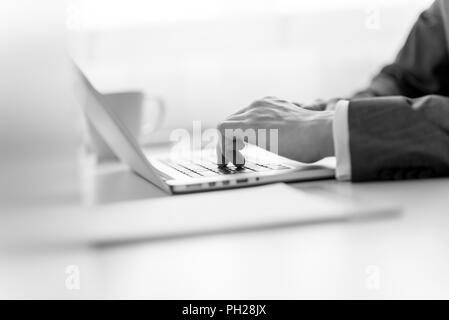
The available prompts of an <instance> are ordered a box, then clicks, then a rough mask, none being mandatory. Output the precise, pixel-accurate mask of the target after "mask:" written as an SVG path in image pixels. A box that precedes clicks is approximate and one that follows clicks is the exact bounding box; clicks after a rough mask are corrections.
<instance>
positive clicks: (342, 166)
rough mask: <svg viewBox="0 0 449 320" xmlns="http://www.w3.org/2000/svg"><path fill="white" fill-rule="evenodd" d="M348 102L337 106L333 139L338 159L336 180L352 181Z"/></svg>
mask: <svg viewBox="0 0 449 320" xmlns="http://www.w3.org/2000/svg"><path fill="white" fill-rule="evenodd" d="M348 108H349V101H348V100H340V101H338V102H337V104H336V105H335V116H334V123H333V128H332V129H333V136H334V137H333V138H334V148H335V156H336V157H337V170H336V174H335V176H336V178H337V179H338V180H351V154H350V150H349V128H348Z"/></svg>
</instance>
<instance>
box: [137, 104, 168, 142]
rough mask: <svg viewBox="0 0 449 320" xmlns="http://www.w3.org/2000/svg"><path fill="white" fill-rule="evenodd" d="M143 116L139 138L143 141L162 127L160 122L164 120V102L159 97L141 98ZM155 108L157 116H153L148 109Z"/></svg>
mask: <svg viewBox="0 0 449 320" xmlns="http://www.w3.org/2000/svg"><path fill="white" fill-rule="evenodd" d="M143 106H144V108H143V116H142V121H141V126H142V128H141V137H142V138H143V139H145V138H148V135H150V134H151V133H153V132H155V131H157V130H159V129H160V127H161V126H162V122H163V121H164V119H165V111H166V108H165V101H164V99H163V98H162V97H160V96H147V95H144V97H143ZM150 107H152V108H154V107H156V110H157V114H156V116H155V113H154V112H151V111H153V110H149V108H150Z"/></svg>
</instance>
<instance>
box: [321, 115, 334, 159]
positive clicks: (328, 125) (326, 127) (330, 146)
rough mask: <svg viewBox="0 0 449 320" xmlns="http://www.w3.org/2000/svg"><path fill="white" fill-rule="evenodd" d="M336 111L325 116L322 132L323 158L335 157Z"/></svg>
mask: <svg viewBox="0 0 449 320" xmlns="http://www.w3.org/2000/svg"><path fill="white" fill-rule="evenodd" d="M333 124H334V111H329V112H326V113H324V114H323V126H322V128H323V130H322V134H323V136H322V140H321V141H322V144H321V145H322V150H321V151H322V154H321V156H322V158H326V157H333V156H334V155H335V147H334V136H333Z"/></svg>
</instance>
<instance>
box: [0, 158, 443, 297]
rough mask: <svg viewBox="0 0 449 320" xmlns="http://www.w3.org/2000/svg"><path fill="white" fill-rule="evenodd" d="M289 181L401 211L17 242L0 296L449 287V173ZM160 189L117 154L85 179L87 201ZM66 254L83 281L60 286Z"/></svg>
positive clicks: (332, 292)
mask: <svg viewBox="0 0 449 320" xmlns="http://www.w3.org/2000/svg"><path fill="white" fill-rule="evenodd" d="M292 186H294V187H295V188H299V189H307V190H310V191H315V192H323V188H324V189H327V190H331V191H332V192H337V193H339V194H341V195H344V196H348V197H354V198H357V199H368V200H371V201H372V200H375V201H387V202H390V203H393V204H397V205H398V206H400V207H401V208H402V209H403V211H402V214H401V215H399V216H396V217H390V218H385V219H378V220H375V221H369V222H368V221H366V222H339V223H328V224H317V225H312V226H302V227H291V228H279V229H271V230H263V231H253V232H241V233H226V234H212V235H202V236H198V237H189V238H177V239H170V240H163V241H161V240H159V241H146V242H140V243H133V244H123V245H114V246H109V247H91V246H83V245H80V246H75V247H62V248H60V247H59V248H56V249H55V248H53V249H52V248H45V247H40V248H33V249H29V250H27V249H26V248H23V249H21V250H18V251H17V252H8V253H7V254H6V255H5V256H4V257H5V259H2V261H1V262H0V269H3V271H2V273H1V274H2V275H0V283H1V284H2V285H1V286H0V297H5V298H18V297H23V298H69V299H70V298H148V299H164V298H167V299H178V298H179V299H197V298H198V299H216V298H217V299H219V298H223V299H300V298H360V299H364V298H375V299H377V298H446V299H447V298H449V179H434V180H422V181H404V182H388V183H363V184H351V183H344V182H337V181H333V180H326V181H316V182H307V183H296V184H292ZM318 187H319V188H318ZM167 196H168V195H166V194H165V193H164V192H162V191H160V190H159V189H157V188H156V187H154V186H152V185H151V184H149V183H147V182H145V181H144V180H142V179H141V178H139V177H137V176H135V175H134V174H133V173H131V172H129V171H128V170H127V169H125V168H124V167H123V166H120V165H112V166H104V167H102V168H100V169H98V170H93V171H91V172H88V173H86V174H85V175H84V178H83V199H84V201H85V202H86V203H88V204H106V203H108V204H111V203H119V202H120V203H121V202H128V201H133V200H137V199H147V200H148V201H151V199H152V198H155V197H167ZM69 265H75V266H77V267H79V271H80V274H79V275H80V277H79V280H80V282H79V283H80V289H79V290H69V289H67V288H66V283H65V282H66V279H67V276H68V275H67V274H66V267H67V266H69ZM4 271H6V273H5V272H4Z"/></svg>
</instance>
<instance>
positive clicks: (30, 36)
mask: <svg viewBox="0 0 449 320" xmlns="http://www.w3.org/2000/svg"><path fill="white" fill-rule="evenodd" d="M430 3H431V1H430V0H388V1H387V0H338V1H335V0H314V1H311V0H257V1H256V0H244V1H242V0H191V1H185V0H163V1H162V0H126V1H125V0H88V1H87V0H69V1H60V0H42V1H39V3H37V2H36V1H33V0H5V1H2V4H1V8H2V10H0V15H1V16H0V24H1V28H0V34H1V39H2V42H1V50H0V66H1V70H2V73H1V78H0V80H1V82H0V113H1V114H0V133H1V134H0V155H1V156H0V164H1V165H0V170H1V179H0V181H1V182H0V191H1V192H0V200H1V201H0V207H2V208H19V209H25V210H22V211H23V212H25V213H27V214H28V213H29V211H30V210H35V209H36V206H42V207H46V206H48V205H51V206H54V205H57V206H58V205H68V204H69V205H70V204H72V205H78V204H79V203H80V202H82V192H81V191H80V190H81V189H83V188H84V186H83V185H82V176H83V172H84V171H85V166H84V167H83V165H82V163H83V156H82V152H80V151H81V150H83V144H84V142H85V139H84V137H85V136H86V132H87V130H86V125H85V121H84V118H83V116H82V112H81V108H80V105H79V104H78V103H77V102H76V99H75V97H74V96H75V95H74V91H73V79H72V70H71V66H70V63H69V59H68V56H69V54H70V55H71V56H73V57H75V58H76V60H77V61H79V63H80V64H82V65H83V67H84V68H85V70H86V72H88V74H89V76H90V77H91V80H92V81H93V82H94V85H95V86H97V88H98V89H99V90H100V91H101V92H103V93H116V92H123V91H129V90H139V91H143V92H144V93H145V94H146V95H147V96H157V97H160V98H161V99H162V100H163V101H164V103H165V106H166V116H165V117H164V119H163V121H162V123H161V124H160V130H158V132H156V133H154V134H153V135H152V136H151V138H150V139H149V141H147V142H153V143H155V142H161V141H167V139H168V138H169V134H170V132H171V131H172V130H173V129H177V128H186V129H190V128H191V127H192V121H195V120H201V121H202V127H203V129H204V128H206V127H214V126H215V125H216V124H217V122H218V121H220V120H221V119H223V118H224V117H226V116H227V115H228V114H230V113H232V112H234V111H236V110H237V109H240V108H242V107H244V106H247V105H248V104H249V103H251V102H252V101H253V100H254V99H257V98H260V97H263V96H267V95H274V96H279V97H282V98H285V99H291V100H295V101H297V102H309V101H311V100H314V99H317V98H321V99H326V98H330V97H336V96H340V97H341V96H346V95H350V94H351V93H352V92H354V91H355V90H358V89H360V88H362V87H363V86H365V85H366V84H367V83H368V81H369V79H370V78H371V77H372V75H374V74H375V73H376V72H377V71H378V70H379V68H381V66H382V65H384V64H385V63H388V62H390V61H391V60H392V59H393V58H394V56H395V54H396V53H397V51H398V49H399V48H400V47H401V45H402V43H403V42H404V40H405V37H406V35H407V33H408V32H409V30H410V28H411V26H412V24H413V22H414V21H415V20H416V18H417V16H418V14H419V13H420V12H421V11H422V10H423V9H424V8H426V7H427V6H429V4H430ZM83 170H84V171H83ZM30 208H32V209H30ZM2 211H3V213H4V214H3V215H7V214H8V213H9V212H10V210H2ZM15 215H17V214H15ZM3 225H5V224H3Z"/></svg>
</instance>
